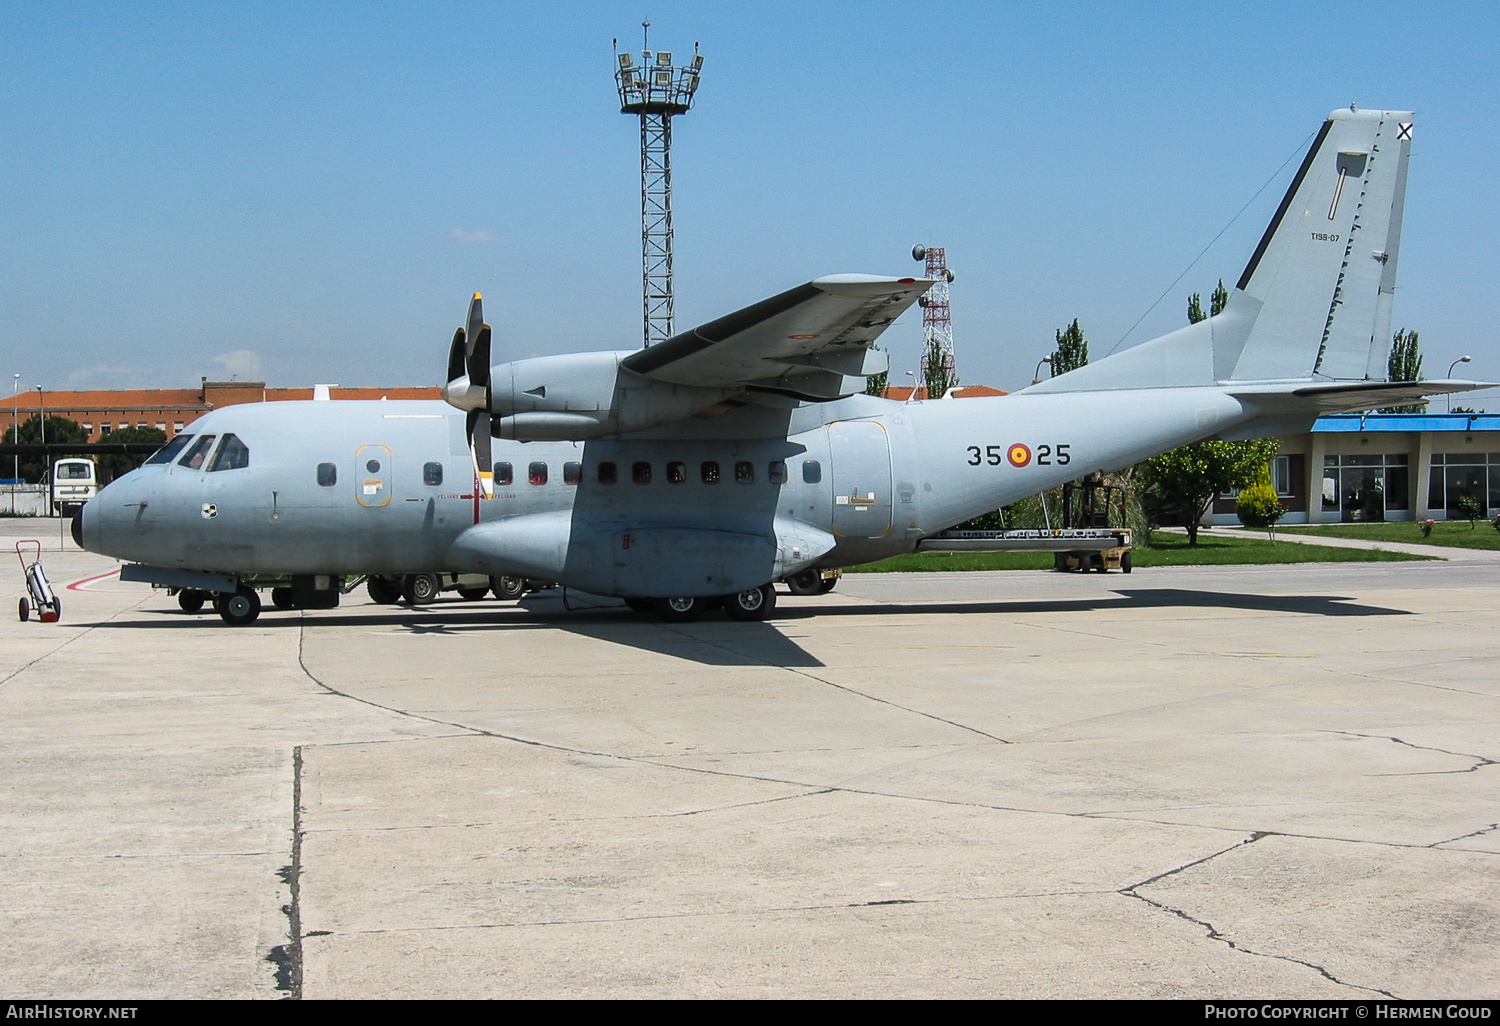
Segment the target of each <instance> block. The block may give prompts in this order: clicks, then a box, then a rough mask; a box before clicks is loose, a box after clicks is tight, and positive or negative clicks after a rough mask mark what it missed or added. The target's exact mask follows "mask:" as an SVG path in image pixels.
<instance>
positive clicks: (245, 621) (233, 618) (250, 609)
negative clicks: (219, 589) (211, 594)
mask: <svg viewBox="0 0 1500 1026" xmlns="http://www.w3.org/2000/svg"><path fill="white" fill-rule="evenodd" d="M219 616H220V618H221V619H223V621H224V622H225V623H227V624H229V626H231V627H248V626H249V625H250V624H252V623H254V622H255V621H256V619H257V618H258V617H259V616H260V596H259V595H257V594H256V592H255V589H254V588H247V587H245V586H244V585H241V586H240V590H239V591H236V592H234V593H233V594H230V595H225V596H224V597H223V598H222V599H221V600H220V601H219Z"/></svg>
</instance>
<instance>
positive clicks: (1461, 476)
mask: <svg viewBox="0 0 1500 1026" xmlns="http://www.w3.org/2000/svg"><path fill="white" fill-rule="evenodd" d="M1466 496H1469V497H1472V498H1475V499H1477V500H1479V502H1480V503H1482V504H1483V505H1484V508H1485V515H1486V516H1488V515H1489V514H1490V511H1491V510H1494V509H1497V508H1500V452H1490V453H1484V452H1449V453H1441V452H1439V453H1433V455H1432V477H1431V483H1430V484H1429V486H1428V491H1427V506H1428V508H1429V509H1441V510H1447V512H1448V516H1449V517H1451V518H1453V519H1457V518H1459V517H1461V516H1463V515H1464V514H1463V512H1462V511H1461V510H1460V509H1459V505H1458V504H1459V502H1460V501H1461V500H1463V498H1464V497H1466Z"/></svg>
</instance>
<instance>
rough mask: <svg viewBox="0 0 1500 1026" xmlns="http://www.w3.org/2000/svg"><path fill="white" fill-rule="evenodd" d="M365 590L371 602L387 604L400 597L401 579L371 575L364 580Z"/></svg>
mask: <svg viewBox="0 0 1500 1026" xmlns="http://www.w3.org/2000/svg"><path fill="white" fill-rule="evenodd" d="M365 591H366V592H367V593H368V594H369V596H370V601H371V602H377V603H379V604H380V605H382V606H388V605H391V604H392V603H394V602H395V601H397V600H398V599H399V598H401V581H400V579H399V578H390V577H379V576H371V577H370V578H369V579H368V580H367V581H365Z"/></svg>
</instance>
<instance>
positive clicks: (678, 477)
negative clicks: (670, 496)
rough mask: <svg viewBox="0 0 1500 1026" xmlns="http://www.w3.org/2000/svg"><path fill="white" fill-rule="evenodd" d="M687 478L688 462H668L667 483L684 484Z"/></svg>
mask: <svg viewBox="0 0 1500 1026" xmlns="http://www.w3.org/2000/svg"><path fill="white" fill-rule="evenodd" d="M686 480H687V464H686V463H681V462H677V461H673V462H672V463H668V464H667V484H682V483H683V482H684V481H686Z"/></svg>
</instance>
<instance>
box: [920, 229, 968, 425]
mask: <svg viewBox="0 0 1500 1026" xmlns="http://www.w3.org/2000/svg"><path fill="white" fill-rule="evenodd" d="M911 255H912V259H914V260H926V261H927V270H926V277H928V278H931V279H932V280H933V286H932V288H930V289H928V290H927V294H926V295H925V296H923V297H922V298H921V299H919V300H917V303H918V305H919V306H921V307H922V380H923V381H924V382H926V383H927V384H928V386H929V387H928V395H927V398H929V399H941V398H942V396H941V395H933V394H932V389H931V386H932V384H933V383H934V382H941V383H942V384H943V388H944V389H948V388H952V387H953V386H954V385H956V384H958V366H957V364H956V363H955V362H954V359H953V315H952V312H951V310H950V309H949V307H948V285H949V283H951V282H952V281H953V272H952V271H950V270H948V255H947V251H946V250H945V249H944V248H943V247H942V246H922V245H917V246H913V247H912V248H911ZM934 361H936V362H937V366H933V362H934Z"/></svg>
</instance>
